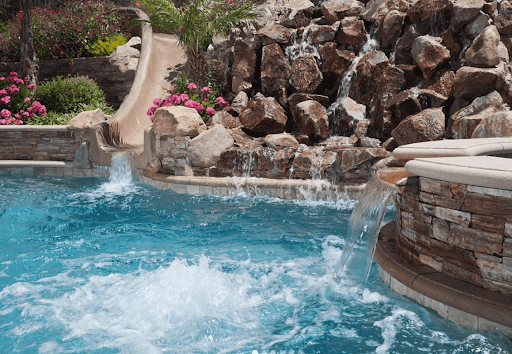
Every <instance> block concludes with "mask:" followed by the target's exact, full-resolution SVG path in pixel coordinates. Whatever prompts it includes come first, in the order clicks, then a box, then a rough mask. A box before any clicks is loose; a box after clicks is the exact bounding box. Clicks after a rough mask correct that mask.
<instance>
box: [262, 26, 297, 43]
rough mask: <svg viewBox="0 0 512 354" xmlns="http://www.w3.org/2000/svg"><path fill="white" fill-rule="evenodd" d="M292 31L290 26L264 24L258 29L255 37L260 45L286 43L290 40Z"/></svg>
mask: <svg viewBox="0 0 512 354" xmlns="http://www.w3.org/2000/svg"><path fill="white" fill-rule="evenodd" d="M292 33H293V30H292V29H291V28H286V27H284V26H280V25H272V26H265V27H262V28H260V29H259V30H258V32H257V33H256V37H257V38H258V40H259V41H260V43H261V44H262V45H269V44H274V43H280V44H286V43H289V42H290V37H291V35H292Z"/></svg>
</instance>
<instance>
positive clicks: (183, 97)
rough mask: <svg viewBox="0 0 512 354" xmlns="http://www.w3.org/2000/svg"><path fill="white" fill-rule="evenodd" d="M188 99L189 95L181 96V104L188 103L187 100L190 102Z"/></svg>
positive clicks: (183, 94)
mask: <svg viewBox="0 0 512 354" xmlns="http://www.w3.org/2000/svg"><path fill="white" fill-rule="evenodd" d="M188 99H189V97H188V95H187V94H186V93H182V94H181V95H180V100H181V102H185V101H186V100H188Z"/></svg>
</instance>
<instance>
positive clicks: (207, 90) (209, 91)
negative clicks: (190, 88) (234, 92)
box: [203, 86, 212, 93]
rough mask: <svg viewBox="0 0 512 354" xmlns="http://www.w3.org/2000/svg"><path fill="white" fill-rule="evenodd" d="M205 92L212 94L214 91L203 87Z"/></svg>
mask: <svg viewBox="0 0 512 354" xmlns="http://www.w3.org/2000/svg"><path fill="white" fill-rule="evenodd" d="M203 92H206V93H212V89H211V88H209V87H206V86H205V87H203Z"/></svg>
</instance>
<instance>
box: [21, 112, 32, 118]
mask: <svg viewBox="0 0 512 354" xmlns="http://www.w3.org/2000/svg"><path fill="white" fill-rule="evenodd" d="M21 115H22V116H24V117H30V113H28V112H22V113H21Z"/></svg>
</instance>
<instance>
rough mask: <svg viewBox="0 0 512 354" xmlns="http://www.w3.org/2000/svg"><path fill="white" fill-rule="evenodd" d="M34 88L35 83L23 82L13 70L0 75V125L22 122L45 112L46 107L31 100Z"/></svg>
mask: <svg viewBox="0 0 512 354" xmlns="http://www.w3.org/2000/svg"><path fill="white" fill-rule="evenodd" d="M35 88H36V85H35V84H28V85H27V84H25V81H24V80H22V79H20V78H19V75H18V73H17V72H15V71H12V72H11V73H10V74H9V76H7V77H0V125H6V124H7V125H8V124H23V122H26V121H28V120H29V119H31V118H34V117H35V116H36V115H40V116H44V115H45V114H46V107H45V106H43V105H42V104H41V103H40V102H39V101H34V100H33V91H34V90H35Z"/></svg>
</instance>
